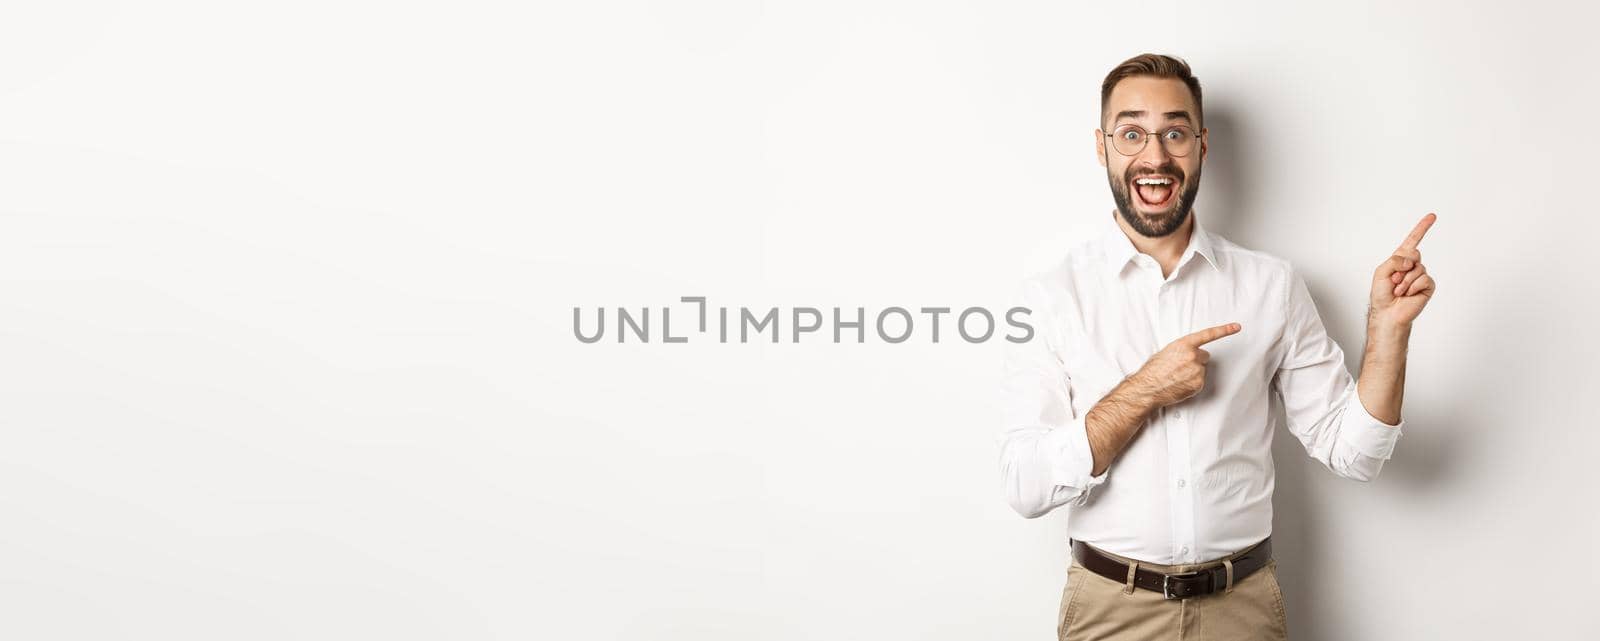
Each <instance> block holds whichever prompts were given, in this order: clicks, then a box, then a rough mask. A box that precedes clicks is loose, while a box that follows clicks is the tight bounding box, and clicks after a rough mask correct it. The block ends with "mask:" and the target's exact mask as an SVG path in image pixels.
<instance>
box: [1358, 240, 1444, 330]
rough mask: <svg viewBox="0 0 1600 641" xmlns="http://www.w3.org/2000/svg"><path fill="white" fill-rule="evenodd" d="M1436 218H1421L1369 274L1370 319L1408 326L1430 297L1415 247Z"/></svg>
mask: <svg viewBox="0 0 1600 641" xmlns="http://www.w3.org/2000/svg"><path fill="white" fill-rule="evenodd" d="M1438 218H1439V217H1438V216H1435V215H1433V214H1431V213H1430V214H1428V215H1426V216H1423V217H1422V220H1421V221H1419V222H1418V223H1417V226H1416V228H1414V229H1412V230H1411V234H1410V235H1408V236H1406V239H1405V241H1404V242H1402V243H1400V248H1399V249H1396V250H1394V255H1393V256H1390V257H1389V259H1388V260H1385V261H1383V264H1381V265H1378V270H1377V271H1376V272H1373V274H1372V301H1371V304H1372V320H1376V321H1382V322H1387V323H1391V324H1395V325H1399V326H1410V325H1411V322H1412V321H1414V320H1416V319H1417V315H1419V314H1421V313H1422V308H1423V307H1424V306H1426V305H1427V304H1428V301H1429V300H1430V299H1432V298H1433V291H1434V289H1433V277H1432V276H1429V275H1428V268H1426V267H1424V266H1423V265H1422V251H1421V250H1419V249H1417V245H1418V244H1419V243H1421V242H1422V235H1423V234H1426V233H1428V228H1429V227H1432V226H1433V221H1435V220H1438Z"/></svg>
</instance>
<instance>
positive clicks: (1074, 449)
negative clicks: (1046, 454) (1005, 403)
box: [1044, 416, 1111, 505]
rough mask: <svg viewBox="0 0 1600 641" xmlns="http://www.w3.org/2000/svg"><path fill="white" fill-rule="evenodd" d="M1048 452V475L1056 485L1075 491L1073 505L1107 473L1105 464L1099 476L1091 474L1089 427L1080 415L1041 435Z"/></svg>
mask: <svg viewBox="0 0 1600 641" xmlns="http://www.w3.org/2000/svg"><path fill="white" fill-rule="evenodd" d="M1044 440H1045V442H1046V445H1047V447H1048V448H1049V451H1050V452H1051V455H1052V456H1051V459H1052V460H1053V464H1052V465H1051V470H1050V478H1051V482H1052V483H1054V484H1055V485H1057V486H1066V487H1070V488H1072V489H1074V490H1077V492H1076V494H1077V495H1078V496H1077V499H1076V500H1074V501H1073V503H1074V504H1075V505H1082V504H1083V503H1084V502H1085V501H1088V500H1089V490H1090V489H1092V488H1094V487H1095V486H1097V485H1099V484H1101V483H1104V482H1105V480H1106V475H1108V474H1110V473H1111V467H1110V466H1107V467H1106V469H1105V471H1104V472H1101V473H1100V475H1099V476H1093V475H1091V472H1093V471H1094V450H1093V449H1090V447H1089V430H1088V427H1087V426H1086V425H1084V417H1082V416H1080V417H1078V418H1076V419H1073V421H1072V423H1071V424H1068V425H1065V426H1062V427H1058V428H1055V429H1053V430H1050V431H1049V432H1048V433H1046V434H1045V438H1044Z"/></svg>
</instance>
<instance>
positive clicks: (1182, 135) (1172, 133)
mask: <svg viewBox="0 0 1600 641" xmlns="http://www.w3.org/2000/svg"><path fill="white" fill-rule="evenodd" d="M1165 136H1166V139H1167V140H1168V141H1171V142H1179V141H1182V140H1184V139H1187V138H1188V137H1189V132H1187V131H1184V130H1182V129H1168V130H1167V133H1166V134H1165Z"/></svg>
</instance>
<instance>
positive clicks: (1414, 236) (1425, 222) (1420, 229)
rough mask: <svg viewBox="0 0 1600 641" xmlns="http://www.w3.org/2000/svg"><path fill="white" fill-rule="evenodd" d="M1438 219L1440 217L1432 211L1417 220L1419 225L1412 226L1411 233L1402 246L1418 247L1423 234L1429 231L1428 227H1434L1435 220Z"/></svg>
mask: <svg viewBox="0 0 1600 641" xmlns="http://www.w3.org/2000/svg"><path fill="white" fill-rule="evenodd" d="M1438 219H1439V217H1438V216H1435V215H1433V214H1432V213H1429V214H1428V215H1426V216H1423V217H1422V220H1419V221H1417V226H1416V227H1413V228H1411V234H1410V235H1408V236H1406V240H1405V242H1403V243H1400V248H1401V249H1416V248H1417V244H1418V243H1421V242H1422V235H1423V234H1426V233H1428V228H1429V227H1432V226H1433V221H1435V220H1438Z"/></svg>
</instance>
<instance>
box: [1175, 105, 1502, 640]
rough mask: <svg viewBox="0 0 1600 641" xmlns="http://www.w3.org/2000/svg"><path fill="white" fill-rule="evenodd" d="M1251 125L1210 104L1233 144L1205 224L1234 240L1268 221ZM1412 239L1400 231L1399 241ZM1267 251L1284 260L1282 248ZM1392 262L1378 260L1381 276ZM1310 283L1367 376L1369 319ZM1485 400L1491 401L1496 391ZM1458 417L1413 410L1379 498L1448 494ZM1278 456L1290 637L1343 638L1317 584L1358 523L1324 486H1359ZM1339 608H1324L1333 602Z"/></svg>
mask: <svg viewBox="0 0 1600 641" xmlns="http://www.w3.org/2000/svg"><path fill="white" fill-rule="evenodd" d="M1248 122H1250V119H1249V118H1248V115H1247V113H1246V110H1245V109H1243V108H1239V107H1236V106H1233V105H1229V104H1227V103H1225V102H1216V103H1211V104H1207V105H1206V127H1207V128H1208V129H1209V130H1210V135H1211V137H1212V139H1213V140H1218V141H1225V143H1224V144H1217V145H1213V147H1212V149H1211V150H1210V151H1209V152H1208V155H1207V157H1206V163H1205V170H1204V174H1203V181H1204V182H1203V185H1204V189H1203V193H1204V194H1205V196H1204V198H1205V206H1204V212H1203V215H1204V216H1205V224H1206V225H1207V227H1208V228H1210V229H1214V230H1216V231H1217V232H1218V233H1220V234H1222V235H1223V236H1225V237H1227V238H1230V239H1234V238H1241V237H1250V236H1251V235H1252V234H1250V233H1248V232H1247V230H1250V229H1252V228H1254V227H1256V226H1257V225H1258V224H1260V221H1261V211H1260V208H1259V207H1258V206H1257V205H1256V203H1255V195H1256V193H1257V191H1256V188H1255V187H1254V183H1253V182H1252V181H1251V180H1250V179H1249V177H1250V176H1252V175H1262V174H1263V173H1265V172H1264V171H1263V170H1264V167H1263V165H1262V164H1261V161H1259V160H1256V159H1255V158H1254V157H1253V156H1252V154H1251V152H1252V150H1257V149H1261V148H1262V147H1261V145H1263V144H1269V143H1266V142H1265V141H1263V140H1261V139H1260V138H1258V137H1257V135H1256V134H1258V133H1259V132H1254V131H1251V130H1250V128H1249V127H1248V126H1247V125H1246V124H1245V123H1248ZM1197 211H1199V210H1198V209H1197ZM1419 215H1420V214H1419ZM1408 229H1409V228H1408ZM1405 231H1406V230H1405V229H1401V230H1397V232H1396V233H1397V236H1396V239H1397V240H1398V239H1399V238H1400V237H1401V236H1400V234H1403V233H1404V232H1405ZM1246 246H1249V245H1246ZM1259 249H1261V250H1263V251H1266V252H1268V253H1277V252H1275V251H1274V249H1273V248H1272V247H1260V248H1259ZM1277 255H1279V256H1281V257H1283V258H1286V259H1288V260H1290V261H1294V259H1295V257H1294V256H1288V255H1283V254H1277ZM1382 258H1383V256H1373V257H1372V261H1371V262H1372V264H1373V267H1376V266H1377V264H1378V261H1379V260H1381V259H1382ZM1302 274H1303V275H1304V276H1305V278H1306V286H1307V288H1308V289H1309V290H1310V292H1311V295H1312V298H1313V300H1315V301H1317V306H1318V310H1319V311H1320V312H1321V316H1322V320H1323V323H1324V325H1325V326H1326V327H1327V330H1328V335H1329V336H1331V337H1333V339H1334V340H1335V341H1337V342H1338V343H1339V346H1340V347H1341V348H1343V349H1344V352H1345V364H1346V366H1347V367H1348V368H1349V369H1350V372H1351V373H1352V374H1359V372H1360V367H1361V353H1362V349H1363V347H1364V345H1365V341H1366V327H1364V326H1361V325H1360V323H1359V319H1360V315H1359V314H1346V313H1329V311H1330V310H1329V308H1328V305H1327V304H1326V303H1323V302H1322V301H1324V300H1328V299H1326V298H1324V297H1323V296H1322V294H1323V293H1324V292H1326V291H1328V288H1325V287H1324V286H1323V284H1322V283H1321V282H1319V281H1320V280H1321V279H1318V278H1313V277H1312V276H1311V275H1309V274H1305V272H1302ZM1370 276H1371V274H1370V273H1362V274H1351V275H1350V276H1349V277H1350V278H1369V277H1370ZM1424 316H1426V313H1424ZM1419 323H1420V321H1419ZM1493 342H1494V341H1490V343H1493ZM1461 383H1462V385H1464V386H1465V387H1462V388H1460V389H1472V388H1482V387H1483V385H1482V383H1472V382H1471V381H1461ZM1482 391H1483V392H1484V393H1488V390H1486V389H1485V390H1482ZM1454 411H1455V410H1454V409H1452V408H1451V407H1438V408H1425V407H1413V408H1407V410H1406V411H1405V412H1404V416H1405V419H1406V421H1407V423H1408V429H1407V430H1406V432H1405V434H1404V436H1403V437H1402V438H1401V440H1400V444H1399V446H1398V447H1397V448H1396V450H1395V454H1394V456H1393V457H1392V458H1391V459H1390V461H1389V462H1388V463H1387V464H1386V465H1385V466H1384V469H1383V473H1382V475H1381V476H1380V477H1379V479H1378V480H1377V481H1375V482H1374V484H1373V486H1372V489H1374V490H1375V491H1383V492H1391V493H1397V494H1399V495H1402V500H1422V499H1423V498H1424V496H1425V495H1426V494H1429V493H1432V492H1434V491H1437V489H1438V488H1439V487H1440V486H1441V485H1448V478H1449V477H1450V476H1451V475H1452V471H1451V470H1450V469H1448V467H1449V462H1450V461H1453V460H1459V458H1458V455H1459V454H1461V452H1460V451H1459V450H1460V448H1462V447H1463V446H1464V445H1466V444H1465V443H1464V442H1463V441H1462V440H1461V438H1460V436H1461V433H1460V431H1457V430H1449V432H1450V433H1449V434H1447V433H1445V431H1444V429H1443V426H1450V425H1456V424H1458V423H1459V421H1460V420H1468V419H1467V417H1462V416H1456V415H1453V412H1454ZM1272 413H1273V420H1274V421H1275V422H1276V424H1277V425H1279V426H1282V425H1284V415H1283V406H1282V403H1281V402H1280V401H1279V400H1278V399H1277V398H1276V396H1274V398H1273V399H1272ZM1412 424H1415V425H1416V426H1417V428H1416V429H1410V428H1409V425H1412ZM1466 432H1470V430H1466ZM1452 434H1453V436H1452ZM1447 436H1448V437H1449V438H1446V437H1447ZM1272 456H1273V461H1274V466H1275V467H1276V486H1275V488H1274V492H1273V546H1272V547H1273V553H1274V556H1275V557H1276V558H1277V559H1278V560H1279V568H1278V575H1279V579H1280V581H1281V583H1282V584H1283V592H1284V600H1285V601H1286V607H1287V609H1288V613H1289V625H1290V628H1291V632H1292V634H1291V635H1290V637H1291V638H1294V639H1301V640H1312V641H1317V640H1323V639H1332V638H1334V637H1335V636H1337V635H1338V633H1337V629H1338V627H1339V626H1338V624H1337V621H1338V620H1339V619H1340V618H1342V617H1341V616H1340V613H1338V612H1323V611H1320V608H1319V607H1318V603H1319V599H1318V598H1317V597H1318V594H1319V593H1322V592H1324V591H1325V590H1332V589H1338V587H1337V586H1333V585H1328V584H1324V583H1319V582H1318V579H1317V577H1320V576H1328V575H1329V574H1328V573H1327V572H1324V570H1327V569H1329V568H1331V567H1332V564H1335V563H1337V562H1338V559H1337V558H1336V554H1337V553H1338V551H1337V550H1332V549H1329V548H1328V547H1327V546H1326V545H1324V543H1325V541H1326V538H1325V536H1324V533H1325V532H1327V531H1328V528H1329V523H1330V519H1333V518H1345V517H1348V515H1345V516H1344V517H1341V516H1340V515H1333V514H1327V513H1326V508H1324V507H1323V506H1325V505H1326V504H1327V501H1326V500H1324V499H1325V497H1326V496H1327V490H1326V489H1321V488H1319V486H1321V487H1324V488H1325V487H1326V486H1325V485H1324V484H1326V483H1352V482H1353V481H1348V480H1344V479H1340V478H1338V477H1337V476H1335V475H1333V473H1332V472H1330V471H1328V470H1327V469H1326V468H1324V467H1323V466H1322V464H1320V463H1318V462H1317V461H1315V460H1313V459H1311V458H1310V457H1308V456H1307V455H1306V451H1305V448H1304V446H1303V445H1302V444H1301V443H1300V442H1299V440H1297V439H1296V438H1295V437H1294V436H1293V435H1291V434H1289V432H1288V431H1287V430H1286V429H1279V430H1275V432H1274V438H1273V444H1272ZM1378 488H1383V489H1382V490H1378ZM1339 601H1340V600H1338V599H1334V600H1328V599H1322V600H1320V602H1324V603H1326V602H1339Z"/></svg>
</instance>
